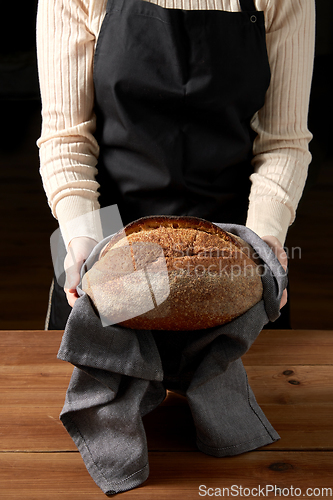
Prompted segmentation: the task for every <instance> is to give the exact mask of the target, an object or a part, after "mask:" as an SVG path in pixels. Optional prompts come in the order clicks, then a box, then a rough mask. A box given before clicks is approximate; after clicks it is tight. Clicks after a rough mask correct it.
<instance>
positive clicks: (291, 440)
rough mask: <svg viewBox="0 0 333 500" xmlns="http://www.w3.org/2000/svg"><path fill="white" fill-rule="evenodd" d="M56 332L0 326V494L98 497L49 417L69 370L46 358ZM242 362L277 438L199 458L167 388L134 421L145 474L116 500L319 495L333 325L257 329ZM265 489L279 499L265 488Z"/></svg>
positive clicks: (329, 426) (331, 484) (325, 468)
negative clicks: (139, 422) (140, 423)
mask: <svg viewBox="0 0 333 500" xmlns="http://www.w3.org/2000/svg"><path fill="white" fill-rule="evenodd" d="M61 335H62V332H60V331H47V332H45V331H2V332H0V381H1V384H0V391H1V399H0V498H1V499H3V500H11V499H14V498H15V499H24V500H60V499H61V500H85V499H89V500H97V499H99V498H100V499H102V498H106V497H105V495H104V494H103V493H102V492H101V490H100V489H99V488H98V487H97V486H96V484H95V483H94V481H93V480H92V479H91V477H90V475H89V474H88V472H87V470H86V468H85V466H84V464H83V461H82V459H81V456H80V455H79V453H78V451H77V450H76V447H75V445H74V444H73V442H72V440H71V438H70V437H69V435H68V434H67V432H66V431H65V429H64V428H63V426H62V424H61V422H60V421H59V418H58V417H59V413H60V411H61V408H62V405H63V402H64V397H65V393H66V389H67V386H68V382H69V379H70V376H71V372H72V366H71V365H70V364H68V363H66V362H63V361H59V360H57V359H56V354H57V351H58V347H59V345H60V341H61ZM243 361H244V365H245V366H246V370H247V373H248V376H249V382H250V385H251V387H252V389H253V391H254V393H255V395H256V398H257V401H258V403H259V404H260V406H261V407H262V409H263V411H264V412H265V414H266V415H267V417H268V419H269V420H270V422H271V423H272V425H273V426H274V427H275V429H276V430H277V432H278V433H279V434H280V436H281V439H280V440H279V441H277V442H276V443H273V444H271V445H269V446H266V447H263V448H259V449H258V450H255V451H251V452H248V453H244V454H242V455H238V456H235V457H226V458H214V457H210V456H207V455H205V454H203V453H201V452H199V451H197V449H196V447H195V444H194V428H193V425H192V421H191V415H190V412H189V408H188V406H187V403H186V399H185V398H182V397H180V396H176V395H173V394H169V396H168V397H167V399H166V400H165V401H164V402H163V403H162V405H160V406H159V407H158V408H157V409H156V410H154V411H153V412H152V413H150V414H149V415H148V416H146V417H145V418H144V423H145V427H146V432H147V438H148V445H149V461H150V476H149V479H148V480H147V481H146V482H145V483H144V484H143V485H142V486H140V487H139V488H136V489H134V490H131V491H128V492H125V493H121V494H120V495H121V498H124V500H125V499H145V500H152V499H154V500H164V499H167V498H168V499H170V498H171V499H175V500H178V499H196V498H201V497H202V496H207V497H208V496H217V495H218V494H219V493H221V496H222V494H223V491H222V489H223V488H230V491H229V498H230V497H232V495H231V492H232V491H233V493H234V494H233V496H234V497H235V496H236V497H237V496H238V497H241V496H243V497H245V496H246V497H247V498H257V497H260V496H261V497H263V496H264V495H263V494H264V493H265V496H266V497H272V498H295V496H305V497H306V496H307V493H306V490H307V488H312V490H309V491H308V494H309V493H310V494H311V493H312V496H313V497H314V496H315V497H317V498H327V496H329V490H328V495H326V492H325V490H323V492H322V488H330V489H331V494H332V495H333V398H332V395H333V331H314V330H279V331H277V330H263V331H262V332H261V334H260V335H259V337H258V339H257V340H256V342H255V344H254V345H253V346H252V347H251V349H250V351H249V352H248V353H247V354H246V355H245V356H244V358H243ZM200 485H201V490H200V492H201V495H199V486H200ZM203 485H204V486H205V487H204V486H203ZM232 485H234V489H233V490H231V486H232ZM266 486H267V488H268V489H267V490H266ZM241 487H242V488H248V489H247V490H246V489H245V490H242V489H241ZM259 487H260V488H262V489H261V490H259V489H258V488H259ZM274 487H276V488H280V489H281V490H280V495H279V491H278V490H277V491H275V492H274V491H272V492H269V490H270V489H272V488H274ZM208 488H211V489H210V490H208ZM216 488H217V489H216ZM218 488H220V490H219V489H218ZM252 488H256V489H254V490H252V493H251V494H249V493H250V490H251V489H252ZM296 488H300V490H296ZM288 493H289V494H288ZM318 493H319V494H318ZM120 495H119V496H120ZM224 496H225V497H227V492H226V490H225V492H224ZM308 496H310V495H308Z"/></svg>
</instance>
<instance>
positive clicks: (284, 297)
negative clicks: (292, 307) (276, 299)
mask: <svg viewBox="0 0 333 500" xmlns="http://www.w3.org/2000/svg"><path fill="white" fill-rule="evenodd" d="M287 302H288V292H287V290H286V289H285V290H283V293H282V297H281V302H280V309H282V307H283V306H285V305H286V303H287Z"/></svg>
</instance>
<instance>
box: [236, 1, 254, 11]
mask: <svg viewBox="0 0 333 500" xmlns="http://www.w3.org/2000/svg"><path fill="white" fill-rule="evenodd" d="M239 3H240V6H241V9H242V10H243V11H244V12H252V11H254V10H257V9H256V8H255V5H254V1H253V0H239Z"/></svg>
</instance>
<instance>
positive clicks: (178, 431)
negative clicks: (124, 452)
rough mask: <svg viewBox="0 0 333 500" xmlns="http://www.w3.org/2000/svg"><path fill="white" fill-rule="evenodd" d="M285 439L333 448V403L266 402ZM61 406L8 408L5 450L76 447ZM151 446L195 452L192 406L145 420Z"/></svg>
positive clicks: (161, 410) (295, 446) (283, 443)
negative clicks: (277, 403) (280, 403)
mask: <svg viewBox="0 0 333 500" xmlns="http://www.w3.org/2000/svg"><path fill="white" fill-rule="evenodd" d="M261 408H262V410H263V411H264V413H265V415H266V416H267V418H268V420H269V421H270V422H271V424H272V425H273V427H274V428H275V429H276V430H277V432H278V433H279V435H280V436H281V439H280V440H279V441H277V442H275V443H273V444H271V445H269V447H270V448H271V447H273V448H274V449H276V450H333V405H325V404H312V403H309V404H298V405H266V404H263V405H261ZM60 410H61V408H59V409H58V408H55V407H45V406H43V405H42V404H41V405H40V407H35V408H31V407H22V408H20V407H19V406H18V407H17V408H15V409H14V408H13V407H11V408H5V407H3V408H2V409H1V412H0V419H1V431H0V449H1V450H2V451H73V450H75V449H76V448H75V445H74V444H73V442H72V440H71V438H70V437H69V436H68V435H67V432H66V431H65V429H64V428H63V426H62V424H61V422H60V421H59V414H60ZM143 421H144V425H145V428H146V433H147V439H148V445H149V449H150V450H163V451H177V450H184V451H186V450H187V451H188V450H194V449H196V446H195V430H194V426H193V422H192V417H191V413H190V410H189V408H188V406H185V405H184V406H172V405H170V406H164V407H163V406H160V407H158V408H156V409H155V410H154V411H153V412H151V413H150V414H148V415H146V416H145V417H144V419H143Z"/></svg>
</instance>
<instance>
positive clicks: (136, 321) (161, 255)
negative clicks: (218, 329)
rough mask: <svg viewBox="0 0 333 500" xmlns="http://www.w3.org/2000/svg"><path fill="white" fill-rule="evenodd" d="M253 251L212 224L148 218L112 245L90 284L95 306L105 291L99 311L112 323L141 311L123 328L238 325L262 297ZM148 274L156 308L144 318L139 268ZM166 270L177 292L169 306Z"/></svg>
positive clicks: (86, 288)
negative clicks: (126, 281) (127, 282)
mask: <svg viewBox="0 0 333 500" xmlns="http://www.w3.org/2000/svg"><path fill="white" fill-rule="evenodd" d="M253 254H254V251H253V249H252V248H251V247H250V246H249V245H248V244H247V243H246V242H244V241H243V240H241V239H240V238H238V237H235V236H234V235H232V234H230V233H227V232H226V231H223V230H222V229H221V228H219V227H218V226H216V225H215V224H212V223H211V222H208V221H206V220H204V219H199V218H196V217H185V216H183V217H176V216H156V217H143V218H141V219H139V220H137V221H134V222H132V223H130V224H129V225H128V226H126V227H125V228H124V230H122V231H120V232H119V233H117V234H116V235H115V236H114V237H113V238H112V239H111V240H110V241H109V243H108V244H107V245H106V246H105V247H104V248H103V250H102V251H101V253H100V256H99V260H98V262H96V263H95V265H94V266H93V267H92V269H91V270H90V271H88V272H87V273H86V275H85V276H84V278H83V284H82V285H83V290H84V291H86V293H87V294H88V295H89V296H90V297H91V299H92V301H93V302H94V290H98V295H99V303H98V304H97V303H95V302H94V303H95V307H96V308H97V309H98V312H99V313H100V314H102V315H103V316H104V317H109V319H110V320H112V316H113V317H115V318H116V317H117V314H118V317H120V318H121V311H122V310H125V309H126V307H128V308H132V309H133V308H134V309H133V310H135V311H136V312H137V313H138V314H137V315H136V316H135V317H132V318H130V319H126V320H125V321H119V324H120V325H122V326H125V327H128V328H135V329H152V330H198V329H205V328H210V327H214V326H217V325H222V324H225V323H227V322H229V321H231V320H232V319H234V318H236V317H237V316H240V315H241V314H243V313H245V312H246V311H247V310H248V309H250V308H251V307H252V306H253V305H255V304H256V303H257V302H259V301H260V300H261V298H262V291H263V289H262V281H261V277H260V266H258V264H259V262H258V261H257V260H256V258H255V256H254V255H253ZM162 261H163V262H162ZM163 266H164V268H163ZM147 269H148V271H149V272H148V274H146V275H147V278H148V280H149V287H150V290H151V292H152V296H153V300H154V305H155V307H154V308H153V309H151V310H149V311H147V312H145V313H143V314H140V311H142V310H144V309H142V308H143V307H144V304H143V303H141V301H143V300H144V299H143V291H142V293H140V286H142V284H140V283H139V280H138V281H137V282H136V281H135V278H136V275H135V272H133V271H140V270H147ZM161 269H164V278H165V274H167V278H168V286H169V294H168V296H167V297H166V298H165V299H163V300H162V301H161V300H159V287H160V284H161V282H162V275H161ZM101 273H102V274H101ZM101 275H103V279H102V280H101ZM125 275H126V276H128V277H130V279H131V287H132V288H129V287H128V286H126V287H125V288H124V286H123V285H122V284H121V280H119V279H117V278H119V277H123V276H125ZM105 276H109V278H110V279H106V278H105ZM160 288H161V287H160ZM154 294H155V296H154ZM95 295H96V294H95ZM100 297H102V299H100ZM133 301H135V304H133ZM132 309H131V310H132Z"/></svg>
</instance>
